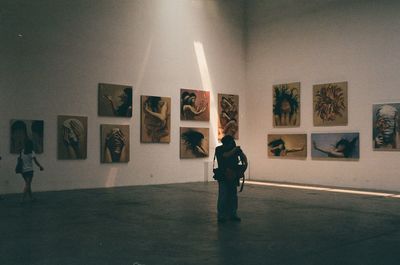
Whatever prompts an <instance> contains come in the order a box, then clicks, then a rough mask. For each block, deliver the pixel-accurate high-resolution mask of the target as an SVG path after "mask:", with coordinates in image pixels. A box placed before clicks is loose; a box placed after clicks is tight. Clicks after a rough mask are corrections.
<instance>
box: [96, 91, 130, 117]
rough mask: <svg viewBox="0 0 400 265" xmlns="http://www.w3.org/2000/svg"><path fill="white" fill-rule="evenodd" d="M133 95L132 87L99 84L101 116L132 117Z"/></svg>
mask: <svg viewBox="0 0 400 265" xmlns="http://www.w3.org/2000/svg"><path fill="white" fill-rule="evenodd" d="M132 94H133V91H132V87H131V86H125V85H114V84H99V95H98V97H99V98H98V108H99V109H98V114H99V116H109V117H132Z"/></svg>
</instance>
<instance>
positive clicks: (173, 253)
mask: <svg viewBox="0 0 400 265" xmlns="http://www.w3.org/2000/svg"><path fill="white" fill-rule="evenodd" d="M216 191H217V186H216V184H215V183H210V184H204V183H191V184H175V185H160V186H144V187H126V188H114V189H97V190H79V191H63V192H45V193H37V194H36V197H37V199H38V201H37V202H35V203H33V204H27V205H24V206H21V205H20V204H19V198H20V197H19V196H16V195H8V196H6V197H5V200H3V201H0V264H1V265H11V264H21V265H22V264H23V265H47V264H49V265H63V264H68V265H73V264H79V265H91V264H93V265H94V264H96V265H102V264H110V265H111V264H113V265H118V264H124V265H134V264H135V265H139V264H141V265H155V264H160V265H167V264H178V265H181V264H182V265H186V264H229V265H231V264H244V265H248V264H274V265H275V264H285V265H290V264H318V265H320V264H324V265H326V264H352V265H354V264H362V265H368V264H374V265H382V264H400V251H399V247H400V199H387V198H380V197H369V196H357V195H346V194H335V193H326V192H314V191H313V192H310V191H303V190H294V189H283V188H271V187H262V186H250V185H248V186H246V187H245V191H244V192H243V194H240V197H239V209H240V212H239V213H240V216H241V217H242V223H240V224H237V223H227V224H223V225H217V223H216V217H215V207H216V206H215V205H216Z"/></svg>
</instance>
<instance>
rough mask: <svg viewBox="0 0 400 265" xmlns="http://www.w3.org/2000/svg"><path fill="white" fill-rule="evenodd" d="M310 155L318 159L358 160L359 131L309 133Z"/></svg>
mask: <svg viewBox="0 0 400 265" xmlns="http://www.w3.org/2000/svg"><path fill="white" fill-rule="evenodd" d="M311 141H312V145H311V147H312V148H311V157H312V159H319V160H359V159H360V134H359V133H313V134H311Z"/></svg>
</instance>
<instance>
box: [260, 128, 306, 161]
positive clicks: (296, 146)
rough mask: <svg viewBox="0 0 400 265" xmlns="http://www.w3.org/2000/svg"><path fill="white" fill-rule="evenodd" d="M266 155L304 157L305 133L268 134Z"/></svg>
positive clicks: (272, 156)
mask: <svg viewBox="0 0 400 265" xmlns="http://www.w3.org/2000/svg"><path fill="white" fill-rule="evenodd" d="M268 156H269V157H271V158H293V159H294V158H298V159H306V158H307V134H269V135H268Z"/></svg>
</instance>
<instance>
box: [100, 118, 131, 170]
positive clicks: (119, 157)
mask: <svg viewBox="0 0 400 265" xmlns="http://www.w3.org/2000/svg"><path fill="white" fill-rule="evenodd" d="M100 130H101V147H100V148H101V149H100V150H101V162H102V163H123V162H129V125H114V124H102V125H101V126H100Z"/></svg>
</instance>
